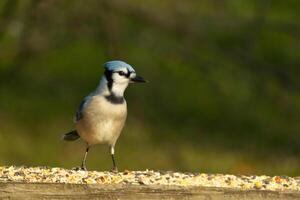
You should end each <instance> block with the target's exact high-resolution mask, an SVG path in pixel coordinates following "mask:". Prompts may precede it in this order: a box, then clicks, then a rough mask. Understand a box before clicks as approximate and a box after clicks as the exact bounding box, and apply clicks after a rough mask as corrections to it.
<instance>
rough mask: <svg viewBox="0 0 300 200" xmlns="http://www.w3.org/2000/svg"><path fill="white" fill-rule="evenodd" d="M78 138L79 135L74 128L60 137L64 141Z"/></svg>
mask: <svg viewBox="0 0 300 200" xmlns="http://www.w3.org/2000/svg"><path fill="white" fill-rule="evenodd" d="M78 138H80V136H79V135H78V133H77V131H76V130H74V131H71V132H69V133H66V134H64V135H63V137H62V139H63V140H65V141H74V140H77V139H78Z"/></svg>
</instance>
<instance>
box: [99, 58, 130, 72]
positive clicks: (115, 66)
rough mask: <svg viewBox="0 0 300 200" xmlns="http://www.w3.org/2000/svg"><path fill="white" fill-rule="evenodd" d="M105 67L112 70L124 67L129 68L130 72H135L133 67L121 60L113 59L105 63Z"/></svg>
mask: <svg viewBox="0 0 300 200" xmlns="http://www.w3.org/2000/svg"><path fill="white" fill-rule="evenodd" d="M103 66H104V68H105V69H107V70H110V71H118V70H120V69H122V68H127V69H128V71H129V72H135V70H134V69H133V67H132V66H131V65H129V64H127V63H126V62H123V61H120V60H113V61H109V62H106V63H104V65H103Z"/></svg>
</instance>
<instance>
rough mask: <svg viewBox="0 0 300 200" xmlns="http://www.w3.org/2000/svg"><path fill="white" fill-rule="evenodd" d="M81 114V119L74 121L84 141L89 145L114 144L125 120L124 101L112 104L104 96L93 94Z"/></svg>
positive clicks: (125, 108) (125, 107)
mask: <svg viewBox="0 0 300 200" xmlns="http://www.w3.org/2000/svg"><path fill="white" fill-rule="evenodd" d="M82 115H83V116H82V119H80V120H79V121H78V122H77V123H76V130H77V131H78V133H79V135H80V137H81V138H82V139H83V140H84V141H85V142H87V143H88V144H89V145H93V144H99V143H107V144H109V145H114V144H115V142H116V141H117V139H118V137H119V135H120V133H121V131H122V129H123V126H124V123H125V120H126V116H127V105H126V101H124V103H123V104H112V103H110V102H108V101H107V100H106V99H105V97H104V96H100V95H98V96H93V97H92V99H91V101H90V102H89V104H88V105H86V107H85V109H84V110H83V112H82Z"/></svg>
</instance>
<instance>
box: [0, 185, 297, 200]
mask: <svg viewBox="0 0 300 200" xmlns="http://www.w3.org/2000/svg"><path fill="white" fill-rule="evenodd" d="M0 199H25V200H26V199H81V200H85V199H104V200H114V199H120V200H123V199H124V200H125V199H138V200H144V199H147V200H148V199H154V200H156V199H164V200H169V199H170V200H171V199H174V200H177V199H178V200H179V199H180V200H181V199H183V200H185V199H191V200H196V199H199V200H221V199H225V200H227V199H228V200H233V199H240V200H252V199H253V200H254V199H255V200H271V199H286V200H296V199H297V200H298V199H300V192H293V191H286V192H284V191H276V192H274V191H261V190H237V189H226V188H209V187H178V186H160V185H156V186H153V185H152V186H145V185H124V184H105V185H103V184H90V185H85V184H48V183H14V182H11V183H0Z"/></svg>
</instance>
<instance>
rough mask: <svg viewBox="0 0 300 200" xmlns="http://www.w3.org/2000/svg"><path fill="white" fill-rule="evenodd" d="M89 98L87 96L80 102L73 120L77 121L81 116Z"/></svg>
mask: <svg viewBox="0 0 300 200" xmlns="http://www.w3.org/2000/svg"><path fill="white" fill-rule="evenodd" d="M90 99H91V97H90V96H87V97H85V98H84V99H83V100H82V101H81V102H80V104H79V107H78V110H77V112H76V116H75V122H78V121H79V120H81V119H82V118H83V110H84V108H85V106H86V105H87V104H88V103H89V101H90Z"/></svg>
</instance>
